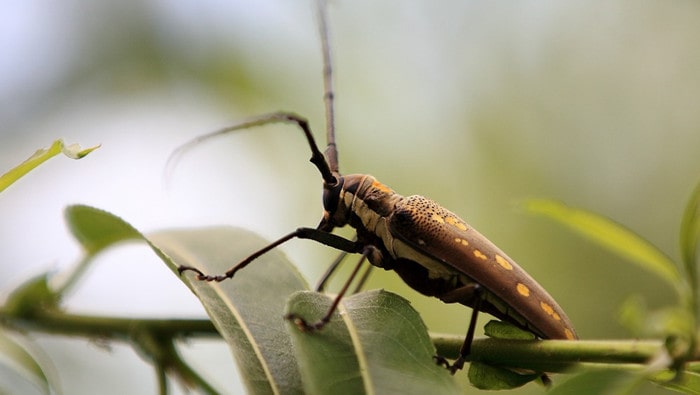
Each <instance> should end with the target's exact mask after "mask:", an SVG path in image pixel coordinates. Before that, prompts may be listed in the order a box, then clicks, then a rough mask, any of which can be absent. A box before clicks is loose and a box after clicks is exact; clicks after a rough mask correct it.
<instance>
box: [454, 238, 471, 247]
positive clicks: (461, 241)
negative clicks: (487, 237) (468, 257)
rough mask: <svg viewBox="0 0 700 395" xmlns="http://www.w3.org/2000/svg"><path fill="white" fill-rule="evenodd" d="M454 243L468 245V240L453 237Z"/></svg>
mask: <svg viewBox="0 0 700 395" xmlns="http://www.w3.org/2000/svg"><path fill="white" fill-rule="evenodd" d="M455 243H457V244H461V245H463V246H467V245H469V242H468V241H466V240H464V239H460V238H459V237H455Z"/></svg>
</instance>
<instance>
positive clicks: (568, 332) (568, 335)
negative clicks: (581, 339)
mask: <svg viewBox="0 0 700 395" xmlns="http://www.w3.org/2000/svg"><path fill="white" fill-rule="evenodd" d="M564 335H565V336H566V338H567V339H569V340H574V334H573V332H571V330H570V329H569V328H566V329H564Z"/></svg>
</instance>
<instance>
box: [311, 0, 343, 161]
mask: <svg viewBox="0 0 700 395" xmlns="http://www.w3.org/2000/svg"><path fill="white" fill-rule="evenodd" d="M316 4H317V11H318V16H317V17H318V29H319V34H320V35H321V51H322V52H323V104H324V106H325V110H326V142H327V143H328V146H327V147H326V158H328V164H329V166H330V168H331V171H333V172H336V173H337V172H338V148H337V147H336V145H335V112H334V103H335V102H334V99H335V97H334V95H335V93H334V91H333V62H332V58H331V45H330V42H329V41H330V39H329V36H330V33H329V31H328V12H327V10H326V0H317V2H316Z"/></svg>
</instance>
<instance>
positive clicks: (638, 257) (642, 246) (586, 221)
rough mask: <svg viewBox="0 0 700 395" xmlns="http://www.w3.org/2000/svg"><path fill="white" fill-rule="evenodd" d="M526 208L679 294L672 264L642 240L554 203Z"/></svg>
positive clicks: (598, 218)
mask: <svg viewBox="0 0 700 395" xmlns="http://www.w3.org/2000/svg"><path fill="white" fill-rule="evenodd" d="M524 205H525V208H526V209H527V210H528V211H530V212H533V213H537V214H540V215H545V216H547V217H549V218H551V219H553V220H555V221H557V222H559V223H561V224H563V225H566V226H568V227H569V228H571V229H573V230H574V231H576V232H578V233H580V234H582V235H583V236H585V237H587V238H588V239H590V240H593V241H594V242H596V243H598V244H600V245H602V246H603V247H606V248H608V249H609V250H610V251H612V252H615V253H616V254H618V255H620V256H622V257H624V258H627V259H628V260H630V261H631V262H634V263H636V264H638V265H639V266H641V267H642V268H644V269H646V270H648V271H650V272H651V273H654V274H656V275H657V276H659V277H660V278H662V279H664V280H666V281H667V282H668V283H669V284H670V285H671V286H672V287H673V288H674V289H676V290H677V291H678V292H679V294H681V295H682V294H683V290H681V289H680V288H679V287H680V284H681V277H680V274H679V273H678V269H677V268H676V266H675V264H674V263H673V261H672V260H671V259H670V258H669V257H668V256H666V255H665V254H664V253H663V252H662V251H660V250H659V249H658V248H656V247H655V246H654V245H653V244H651V243H649V242H648V241H646V240H644V239H643V238H642V237H640V236H639V235H637V234H636V233H634V232H632V231H631V230H629V229H627V228H625V227H624V226H622V225H620V224H617V223H615V222H614V221H612V220H610V219H608V218H605V217H602V216H600V215H598V214H594V213H592V212H589V211H586V210H581V209H577V208H572V207H569V206H566V205H565V204H563V203H560V202H557V201H553V200H529V201H527V202H525V204H524Z"/></svg>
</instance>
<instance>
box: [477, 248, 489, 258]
mask: <svg viewBox="0 0 700 395" xmlns="http://www.w3.org/2000/svg"><path fill="white" fill-rule="evenodd" d="M474 256H475V257H477V258H479V259H484V260H485V259H486V258H488V257H487V256H486V255H484V253H483V252H481V251H479V250H474Z"/></svg>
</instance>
